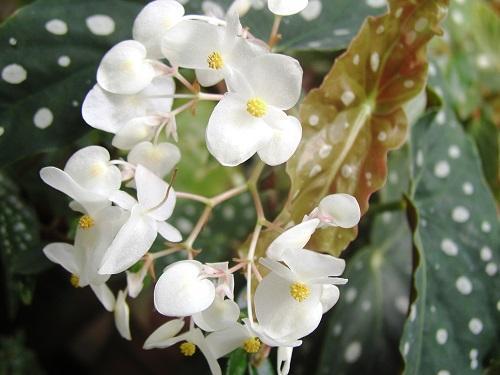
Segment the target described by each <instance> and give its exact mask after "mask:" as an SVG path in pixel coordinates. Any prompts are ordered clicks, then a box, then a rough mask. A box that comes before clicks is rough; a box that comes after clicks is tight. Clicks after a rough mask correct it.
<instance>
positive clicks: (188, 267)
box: [154, 261, 215, 316]
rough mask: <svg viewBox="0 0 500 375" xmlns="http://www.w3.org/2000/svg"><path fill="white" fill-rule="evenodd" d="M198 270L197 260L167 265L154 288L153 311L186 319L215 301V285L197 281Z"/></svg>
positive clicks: (199, 264)
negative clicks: (154, 309) (185, 317)
mask: <svg viewBox="0 0 500 375" xmlns="http://www.w3.org/2000/svg"><path fill="white" fill-rule="evenodd" d="M201 270H202V264H201V263H200V262H197V261H180V262H176V263H174V264H172V265H170V266H168V267H167V268H166V269H165V271H164V272H163V274H162V275H161V276H160V278H159V279H158V282H157V283H156V285H155V290H154V302H155V307H156V310H158V312H159V313H160V314H163V315H166V316H189V315H193V314H195V313H197V312H200V311H203V310H205V309H206V308H208V307H209V306H210V305H211V304H212V302H213V300H214V298H215V286H214V284H213V283H212V282H211V281H210V280H207V279H203V280H201V279H200V272H201Z"/></svg>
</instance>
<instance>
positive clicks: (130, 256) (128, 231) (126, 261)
mask: <svg viewBox="0 0 500 375" xmlns="http://www.w3.org/2000/svg"><path fill="white" fill-rule="evenodd" d="M156 235H157V224H156V221H155V220H154V219H152V218H149V217H148V216H146V215H144V214H142V213H141V212H140V208H139V207H138V206H135V207H134V208H133V209H132V213H131V216H130V219H128V220H127V222H126V223H125V224H124V225H123V227H122V228H121V229H120V231H119V232H118V234H117V235H116V237H115V239H114V240H113V242H112V243H111V246H110V247H109V249H108V250H107V252H106V255H105V256H104V259H103V262H102V266H101V268H100V269H99V273H100V274H115V273H120V272H123V271H125V270H126V269H127V268H129V267H130V266H132V265H133V264H134V263H135V262H137V261H138V260H139V259H141V257H142V256H143V255H144V254H146V252H147V251H148V250H149V249H150V247H151V246H152V245H153V242H154V240H155V239H156Z"/></svg>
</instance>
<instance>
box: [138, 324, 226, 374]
mask: <svg viewBox="0 0 500 375" xmlns="http://www.w3.org/2000/svg"><path fill="white" fill-rule="evenodd" d="M181 329H182V325H181V323H180V319H176V320H172V321H170V322H167V323H165V324H164V325H162V326H160V327H159V328H158V329H157V330H156V331H155V332H153V333H152V334H151V336H149V337H148V338H147V340H146V342H145V343H144V346H143V348H144V349H153V348H160V349H163V348H168V347H170V346H172V345H175V344H177V343H179V342H182V344H181V345H180V347H179V349H180V351H181V353H182V354H183V355H185V356H186V357H191V356H193V355H194V354H195V353H196V348H199V349H200V351H201V352H202V354H203V355H204V356H205V358H206V360H207V362H208V365H209V367H210V371H211V372H212V375H221V374H222V371H221V368H220V366H219V363H218V362H217V359H216V358H215V356H214V355H213V353H212V351H211V348H210V346H209V345H208V343H207V340H206V339H205V337H204V336H203V333H201V331H200V330H199V329H198V328H194V329H190V330H189V331H187V332H185V333H182V334H180V335H179V336H175V335H176V334H177V333H179V332H180V330H181Z"/></svg>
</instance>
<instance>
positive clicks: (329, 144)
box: [277, 0, 447, 255]
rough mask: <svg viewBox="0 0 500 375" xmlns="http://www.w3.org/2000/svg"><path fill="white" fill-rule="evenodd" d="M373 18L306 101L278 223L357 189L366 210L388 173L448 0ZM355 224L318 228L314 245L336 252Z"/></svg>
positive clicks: (401, 4) (403, 4) (404, 6)
mask: <svg viewBox="0 0 500 375" xmlns="http://www.w3.org/2000/svg"><path fill="white" fill-rule="evenodd" d="M390 5H391V11H390V13H389V14H387V15H384V16H380V17H376V18H373V17H370V18H368V19H367V21H366V22H365V23H364V25H363V27H362V28H361V31H360V32H359V34H358V35H357V36H356V38H355V39H354V40H353V42H352V43H351V45H350V46H349V48H348V50H347V51H346V53H344V54H343V55H342V56H341V57H340V58H338V59H337V60H336V62H335V65H334V66H333V68H332V70H331V71H330V73H329V74H328V75H327V76H326V78H325V80H324V81H323V84H322V85H321V86H320V88H319V89H316V90H312V91H311V92H310V93H309V94H308V95H307V96H306V98H305V100H304V102H303V104H302V107H301V119H302V124H303V125H304V135H303V139H302V142H301V144H300V146H299V148H298V150H297V152H296V153H295V155H294V156H293V158H292V159H290V161H289V162H288V164H287V171H288V174H289V175H290V178H291V182H292V187H291V192H290V197H291V199H290V201H289V202H288V205H287V207H286V210H285V211H284V212H282V214H280V216H279V217H278V219H277V220H278V221H280V222H283V223H287V222H289V221H294V222H298V221H300V220H302V218H303V216H304V215H305V214H308V213H309V212H311V211H312V209H313V208H314V207H315V206H317V204H318V203H319V200H320V199H321V198H323V197H324V196H326V195H328V194H330V193H334V192H342V193H349V194H352V195H354V196H355V197H356V198H357V200H358V202H359V203H360V206H361V210H362V212H363V213H364V212H366V210H367V209H368V200H369V197H370V195H371V194H372V193H373V192H375V191H377V190H379V189H380V188H381V187H382V186H383V184H384V182H385V178H386V174H387V167H386V158H387V152H388V150H391V149H395V148H397V147H399V146H400V145H401V144H402V143H403V142H404V141H405V139H406V136H407V119H406V115H405V112H404V109H403V106H404V105H405V103H407V102H408V101H409V100H411V99H413V98H414V97H416V96H417V95H418V94H419V93H420V92H421V91H422V90H423V89H424V86H425V82H426V79H427V59H426V53H425V52H426V50H425V49H426V45H427V43H428V41H429V40H430V39H431V38H432V37H433V36H434V35H438V34H440V32H441V30H440V28H439V22H440V20H441V19H442V18H443V17H444V15H445V14H446V11H445V10H446V5H447V1H446V0H439V1H427V0H421V1H413V2H408V1H397V0H394V1H391V2H390ZM356 235H357V228H352V229H342V228H327V229H321V230H318V231H316V233H315V235H314V236H313V237H312V239H311V242H310V243H309V245H308V246H309V247H310V248H313V249H315V250H321V251H323V252H328V253H331V254H334V255H338V254H340V253H341V252H342V250H344V249H345V247H346V246H347V245H348V244H349V243H350V242H351V241H352V240H353V239H354V238H355V237H356Z"/></svg>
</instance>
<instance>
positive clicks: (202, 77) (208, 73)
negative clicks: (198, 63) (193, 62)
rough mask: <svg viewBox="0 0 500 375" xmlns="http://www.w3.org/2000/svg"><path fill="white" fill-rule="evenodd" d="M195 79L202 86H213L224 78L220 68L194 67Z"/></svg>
mask: <svg viewBox="0 0 500 375" xmlns="http://www.w3.org/2000/svg"><path fill="white" fill-rule="evenodd" d="M195 72H196V79H197V80H198V82H199V83H200V85H202V86H203V87H210V86H213V85H215V84H217V83H219V82H220V81H222V80H223V79H224V74H223V72H222V70H214V69H196V71H195Z"/></svg>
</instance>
